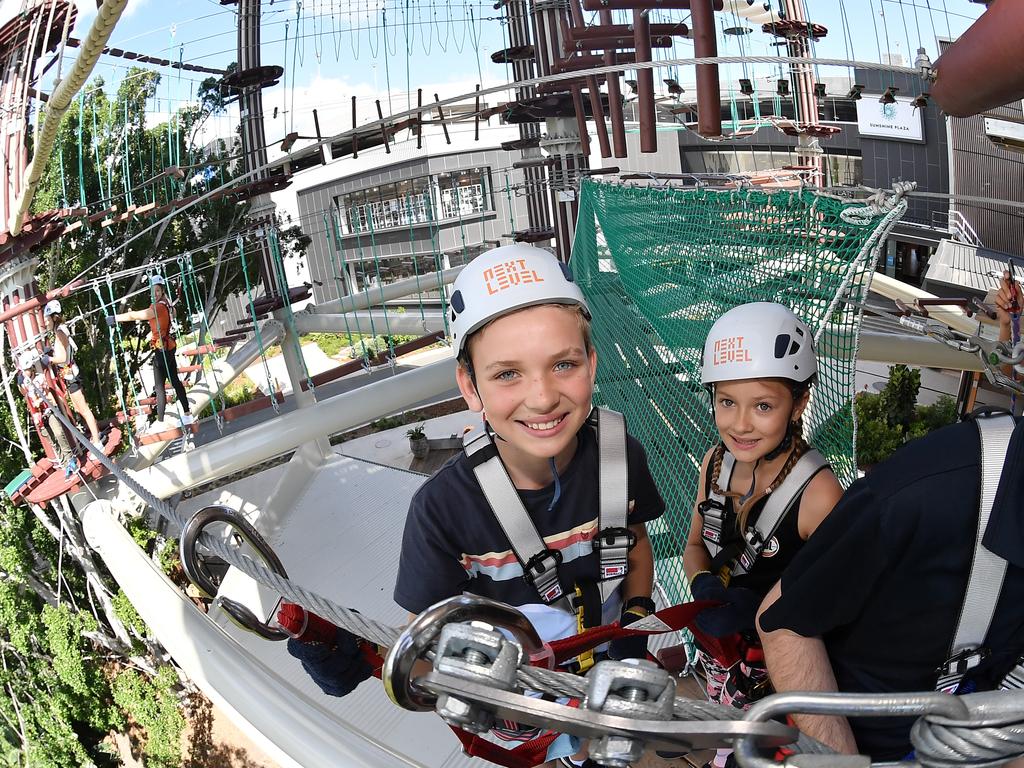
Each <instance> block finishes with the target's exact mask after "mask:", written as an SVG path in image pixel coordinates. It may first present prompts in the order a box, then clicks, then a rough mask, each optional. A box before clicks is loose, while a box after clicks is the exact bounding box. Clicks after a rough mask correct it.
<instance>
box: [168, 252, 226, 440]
mask: <svg viewBox="0 0 1024 768" xmlns="http://www.w3.org/2000/svg"><path fill="white" fill-rule="evenodd" d="M185 264H186V259H184V258H181V257H180V256H179V257H178V268H179V270H180V271H181V284H182V286H183V287H184V290H185V301H186V303H187V304H188V308H189V309H188V312H189V320H190V321H191V320H192V317H193V316H194V314H198V315H199V317H200V322H199V335H198V337H197V338H196V347H197V348H198V347H200V346H203V345H205V344H206V343H207V341H206V340H207V336H208V333H209V328H210V321H209V319H208V318H207V317H206V307H204V306H203V301H202V297H201V296H200V295H199V286H198V285H197V279H196V273H195V267H194V266H193V264H192V254H187V264H188V269H187V270H186V268H185ZM190 294H191V296H192V301H191V302H189V295H190ZM193 308H195V309H196V310H197V311H195V312H193ZM212 341H213V339H210V342H211V343H212ZM197 357H198V358H199V361H200V362H199V364H200V365H201V366H203V375H205V374H206V363H207V357H212V355H207V354H206V353H202V352H200V353H199V354H198V355H197ZM210 378H211V379H213V385H214V387H215V388H216V389H217V393H218V395H219V396H220V406H221V409H224V408H225V407H226V404H225V402H224V389H223V387H221V384H220V380H219V378H218V376H217V366H216V365H215V364H214V363H213V362H212V361H210ZM210 409H211V410H212V411H213V418H214V421H215V423H216V424H217V429H218V431H220V432H223V430H224V419H223V418H222V417H221V414H220V413H219V412H218V411H217V403H216V398H214V397H213V394H212V393H211V395H210Z"/></svg>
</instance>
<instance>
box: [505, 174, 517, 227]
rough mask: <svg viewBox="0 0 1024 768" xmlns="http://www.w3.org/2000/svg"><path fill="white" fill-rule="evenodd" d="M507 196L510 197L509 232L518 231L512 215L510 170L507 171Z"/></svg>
mask: <svg viewBox="0 0 1024 768" xmlns="http://www.w3.org/2000/svg"><path fill="white" fill-rule="evenodd" d="M505 197H507V198H508V226H509V227H510V229H509V232H515V231H516V221H515V219H514V218H513V216H512V212H513V208H512V187H511V186H509V179H508V171H505Z"/></svg>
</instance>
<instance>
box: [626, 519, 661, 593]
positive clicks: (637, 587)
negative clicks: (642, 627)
mask: <svg viewBox="0 0 1024 768" xmlns="http://www.w3.org/2000/svg"><path fill="white" fill-rule="evenodd" d="M629 530H631V531H632V532H633V534H634V535H635V536H636V545H635V546H634V547H633V548H632V549H631V550H629V555H628V562H629V570H628V572H627V573H626V578H624V579H623V580H622V602H623V603H626V602H628V601H629V599H630V598H631V597H650V596H651V590H652V589H654V552H653V551H652V550H651V540H650V539H649V538H648V537H647V525H646V524H645V523H634V524H633V525H631V526H629Z"/></svg>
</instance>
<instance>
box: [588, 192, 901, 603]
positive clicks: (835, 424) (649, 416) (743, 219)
mask: <svg viewBox="0 0 1024 768" xmlns="http://www.w3.org/2000/svg"><path fill="white" fill-rule="evenodd" d="M880 202H881V203H882V204H879V203H880ZM872 203H873V204H871V205H868V204H866V201H864V200H861V201H850V200H843V199H840V198H837V197H833V196H830V195H825V194H821V193H815V192H812V191H810V190H807V189H796V190H781V191H780V190H761V189H757V188H751V189H740V190H735V191H732V190H726V191H721V190H711V189H706V188H697V189H674V188H663V187H659V188H656V187H637V186H623V185H619V184H608V183H599V182H595V181H593V180H590V179H586V180H584V181H583V184H582V189H581V195H580V213H579V220H578V223H577V229H576V238H575V242H574V244H573V251H572V266H573V273H574V275H575V277H576V280H577V281H578V283H579V284H580V286H581V287H582V290H583V292H584V294H585V295H586V297H587V301H588V302H589V304H590V308H591V311H592V313H593V316H594V321H593V333H594V340H595V345H596V348H597V352H598V373H597V387H596V391H595V401H596V402H598V403H600V404H603V405H607V406H608V407H610V408H614V409H615V410H618V411H621V412H622V413H623V414H625V416H626V420H627V424H628V425H629V430H630V432H631V433H632V434H633V435H635V436H636V437H637V438H638V439H639V440H641V442H642V443H643V444H644V447H645V448H646V450H647V454H648V459H649V462H650V467H651V471H652V473H653V475H654V479H655V481H656V482H657V484H658V488H659V489H660V491H661V494H662V496H663V497H664V499H665V503H666V506H667V509H666V513H665V515H664V516H663V517H662V518H661V519H660V520H658V521H656V522H655V523H653V524H649V525H648V530H649V533H650V535H651V539H652V542H653V545H654V552H655V559H656V560H657V566H658V579H659V582H660V584H661V585H662V587H663V588H664V589H665V590H666V593H667V595H666V596H667V597H668V599H669V600H671V601H672V602H673V603H674V602H680V601H682V600H685V599H687V588H686V580H685V577H684V575H683V568H682V554H683V548H684V546H685V542H686V536H687V533H688V531H689V527H690V520H691V516H692V510H693V505H694V500H695V497H696V492H697V483H698V477H699V473H700V464H701V461H702V459H703V457H704V455H705V453H706V452H707V450H708V449H709V448H710V447H711V446H712V445H713V444H714V443H715V441H716V440H717V437H718V436H717V432H716V430H715V426H714V421H713V419H712V416H711V405H710V399H709V397H708V394H707V392H706V390H705V389H704V388H703V387H702V386H701V384H700V367H701V355H702V351H703V346H704V340H705V338H706V336H707V333H708V331H709V330H710V328H711V325H712V323H714V321H715V320H717V319H718V318H719V317H720V316H721V315H722V314H723V313H724V312H725V311H726V310H728V309H730V308H732V307H734V306H737V305H739V304H743V303H746V302H750V301H775V302H779V303H782V304H785V305H787V306H789V307H790V308H792V309H793V310H794V311H795V312H796V314H797V315H799V316H800V317H801V318H802V319H803V320H805V321H806V322H807V323H808V324H809V326H810V327H811V329H812V330H813V331H814V333H815V336H816V339H817V344H818V346H817V348H818V359H819V369H820V373H819V378H818V383H817V385H816V386H815V387H814V388H813V394H812V399H811V403H810V405H809V407H808V409H807V413H806V414H805V417H804V436H805V438H807V439H808V440H809V441H810V442H812V443H813V444H814V445H815V447H817V448H818V450H819V451H821V452H822V453H823V454H824V455H825V456H826V457H827V458H828V459H829V461H830V462H831V463H832V467H833V468H834V470H835V472H836V475H837V476H838V477H839V479H840V481H841V482H843V483H844V485H845V484H848V483H849V482H851V481H852V479H853V478H854V477H855V474H856V463H855V459H854V420H853V413H852V399H853V394H854V376H855V357H856V347H857V339H858V335H859V329H860V315H861V312H860V305H862V304H863V300H864V298H865V296H866V293H867V289H868V283H869V280H870V276H871V274H872V273H873V272H872V270H873V267H874V264H875V260H876V257H877V249H878V247H879V245H880V243H883V242H884V240H885V236H886V234H887V233H888V231H889V229H891V227H892V225H893V224H894V223H895V222H896V220H897V219H898V218H899V216H900V215H901V214H902V212H903V210H905V208H906V203H905V202H904V201H902V199H900V198H899V197H898V196H895V197H891V198H889V200H888V201H885V200H884V198H880V197H878V196H876V198H874V199H873V200H872Z"/></svg>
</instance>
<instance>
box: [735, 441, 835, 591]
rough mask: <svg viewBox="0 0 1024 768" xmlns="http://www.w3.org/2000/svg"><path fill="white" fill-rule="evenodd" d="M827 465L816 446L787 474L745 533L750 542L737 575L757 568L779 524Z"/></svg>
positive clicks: (737, 565) (738, 560)
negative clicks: (756, 565) (757, 563)
mask: <svg viewBox="0 0 1024 768" xmlns="http://www.w3.org/2000/svg"><path fill="white" fill-rule="evenodd" d="M826 466H828V462H827V461H826V460H825V457H824V456H822V455H821V454H820V453H818V452H817V451H816V450H814V449H811V450H809V451H807V453H805V454H804V455H803V456H801V457H800V458H799V459H798V460H797V462H796V466H794V467H793V469H792V470H791V471H790V473H789V474H788V475H786V477H785V479H784V480H783V481H782V484H781V485H780V486H779V487H778V488H776V489H775V490H774V491H772V493H771V495H770V496H769V497H768V501H767V502H766V503H765V505H764V509H762V510H761V514H760V515H758V516H757V522H756V523H754V525H753V526H748V527H747V530H745V531H744V532H743V539H744V541H745V542H746V545H745V546H744V547H743V552H742V554H740V556H739V558H738V559H737V562H736V566H735V567H734V568H733V573H734V574H740V573H747V572H749V571H750V569H751V568H753V567H754V563H756V562H757V558H759V557H760V556H761V553H762V552H764V548H765V545H766V544H767V543H768V542H769V541H770V540H771V538H772V536H774V535H775V531H776V529H777V528H778V527H779V523H781V522H782V519H783V518H784V517H785V516H786V514H787V513H788V512H789V511H790V510H791V509H792V508H793V504H794V503H796V500H797V499H799V498H800V497H801V494H802V493H803V491H804V488H806V487H807V484H808V483H809V482H811V478H813V477H814V476H815V475H816V474H818V471H819V470H821V469H822V468H823V467H826Z"/></svg>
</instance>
